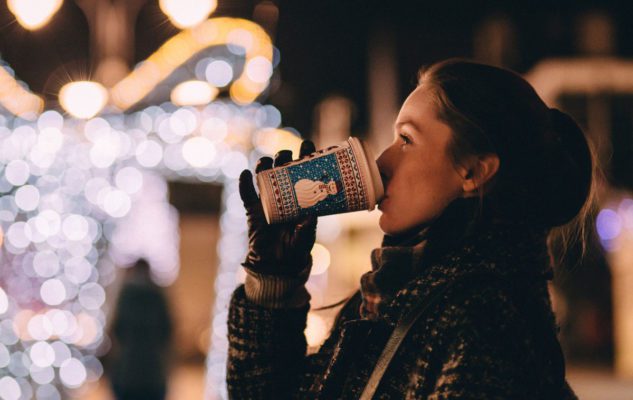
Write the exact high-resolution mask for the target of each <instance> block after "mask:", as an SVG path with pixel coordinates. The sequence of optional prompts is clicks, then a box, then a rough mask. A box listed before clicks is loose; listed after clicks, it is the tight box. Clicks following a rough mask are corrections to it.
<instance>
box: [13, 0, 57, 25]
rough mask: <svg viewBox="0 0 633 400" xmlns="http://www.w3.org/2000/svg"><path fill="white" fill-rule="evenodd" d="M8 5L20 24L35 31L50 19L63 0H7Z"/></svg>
mask: <svg viewBox="0 0 633 400" xmlns="http://www.w3.org/2000/svg"><path fill="white" fill-rule="evenodd" d="M7 6H8V7H9V11H11V12H12V13H13V15H15V19H17V20H18V22H19V23H20V25H22V26H23V27H24V28H26V29H29V30H31V31H34V30H37V29H39V28H41V27H43V26H44V25H46V24H47V23H48V21H50V19H51V18H52V17H53V15H55V13H56V12H57V10H59V8H60V7H61V6H62V0H7Z"/></svg>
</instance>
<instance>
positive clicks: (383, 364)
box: [360, 272, 565, 400]
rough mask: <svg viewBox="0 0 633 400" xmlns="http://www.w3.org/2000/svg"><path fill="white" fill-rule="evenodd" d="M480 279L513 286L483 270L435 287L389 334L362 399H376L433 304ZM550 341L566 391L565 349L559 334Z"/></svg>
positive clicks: (559, 377) (509, 286) (508, 286)
mask: <svg viewBox="0 0 633 400" xmlns="http://www.w3.org/2000/svg"><path fill="white" fill-rule="evenodd" d="M478 281H487V282H495V283H498V284H501V285H502V286H503V287H506V288H511V287H512V285H510V284H509V283H508V281H507V280H506V279H504V278H502V277H500V276H499V275H497V274H494V273H490V272H482V273H476V274H467V275H464V276H461V277H459V278H458V279H456V280H454V281H452V282H449V283H446V284H444V285H441V286H439V287H437V288H435V289H433V291H432V292H431V294H429V295H428V296H426V297H425V298H424V299H423V300H422V301H421V302H420V303H418V305H417V306H415V307H414V308H413V309H412V310H411V311H410V312H408V313H407V314H406V315H405V316H404V317H402V318H401V319H400V320H399V321H398V323H397V324H396V327H395V329H394V331H393V333H392V334H391V336H390V337H389V340H388V341H387V344H386V345H385V348H384V349H383V351H382V353H381V354H380V358H379V359H378V361H377V362H376V366H375V367H374V370H373V371H372V374H371V376H370V377H369V380H368V381H367V385H366V386H365V389H364V390H363V393H362V394H361V396H360V400H371V399H373V397H374V395H375V393H376V390H377V389H378V385H380V382H381V380H382V378H383V376H384V374H385V372H386V371H387V368H388V367H389V364H390V363H391V361H392V360H393V357H394V356H395V354H396V352H397V351H398V349H399V348H400V345H401V344H402V342H403V341H404V338H405V337H406V336H407V333H408V332H409V330H410V329H411V327H412V326H413V324H414V323H415V322H416V321H417V320H418V319H419V318H420V317H421V316H422V315H423V314H424V313H425V312H426V311H427V310H428V309H429V308H430V307H431V306H432V305H434V304H435V303H437V302H438V300H439V299H440V298H442V296H443V295H444V294H445V293H446V292H447V291H448V290H449V289H454V288H455V287H458V286H461V285H463V284H464V283H466V282H467V283H468V286H470V287H472V286H474V285H475V284H476V282H478ZM546 337H549V336H547V335H546ZM546 340H547V339H546ZM548 341H550V343H547V345H550V346H551V347H552V350H554V354H555V360H554V362H555V363H556V366H555V368H556V370H557V372H558V375H559V376H557V379H556V380H557V381H561V388H560V389H561V390H562V389H563V387H564V381H565V363H564V358H563V353H562V349H561V347H560V343H559V342H558V340H556V338H555V337H554V338H551V339H550V340H548ZM561 374H562V378H561V376H560V375H561Z"/></svg>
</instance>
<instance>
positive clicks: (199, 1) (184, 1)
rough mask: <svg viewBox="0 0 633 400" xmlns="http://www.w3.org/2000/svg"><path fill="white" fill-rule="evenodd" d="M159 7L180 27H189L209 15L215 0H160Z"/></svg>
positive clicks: (214, 5)
mask: <svg viewBox="0 0 633 400" xmlns="http://www.w3.org/2000/svg"><path fill="white" fill-rule="evenodd" d="M158 4H159V6H160V9H161V10H163V12H164V13H165V15H167V16H168V17H169V20H170V21H171V22H172V23H173V24H174V25H176V26H177V27H178V28H180V29H185V28H191V27H193V26H196V25H198V24H199V23H201V22H202V21H204V20H206V19H207V18H208V17H209V14H211V12H213V10H215V8H216V7H217V6H218V2H217V0H160V1H159V2H158Z"/></svg>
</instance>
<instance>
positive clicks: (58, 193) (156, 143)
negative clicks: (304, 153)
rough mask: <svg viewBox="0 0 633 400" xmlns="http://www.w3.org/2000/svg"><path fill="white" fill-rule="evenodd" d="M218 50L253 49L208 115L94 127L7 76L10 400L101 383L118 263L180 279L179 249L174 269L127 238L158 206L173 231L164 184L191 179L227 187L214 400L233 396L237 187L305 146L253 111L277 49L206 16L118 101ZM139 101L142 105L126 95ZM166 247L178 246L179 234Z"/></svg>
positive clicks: (167, 114)
mask: <svg viewBox="0 0 633 400" xmlns="http://www.w3.org/2000/svg"><path fill="white" fill-rule="evenodd" d="M205 37H206V39H205ZM249 38H250V39H249ZM223 40H224V41H226V42H223ZM220 44H229V45H231V44H232V45H235V46H239V47H242V48H244V50H245V59H246V61H247V63H246V64H245V65H246V67H245V68H244V70H243V73H242V74H241V76H239V77H237V78H236V79H235V80H234V81H233V82H232V83H231V85H230V89H229V90H230V95H231V99H232V100H233V101H229V100H217V101H213V102H211V103H209V104H208V105H206V106H197V107H189V106H187V107H178V106H175V105H173V104H171V103H164V104H162V105H160V106H156V105H154V106H149V107H146V108H144V109H142V110H138V111H134V112H127V113H116V114H109V115H102V116H100V117H95V118H92V119H88V120H80V119H74V118H65V117H64V116H62V115H61V114H60V113H58V112H56V111H45V112H43V113H41V111H42V107H43V101H42V100H41V98H39V97H38V96H36V95H33V94H32V93H30V92H28V91H26V89H23V88H22V86H21V85H20V84H19V83H17V82H16V81H15V80H14V79H13V80H11V79H8V78H7V77H6V76H4V75H2V72H6V71H4V70H2V71H0V91H2V89H3V88H7V87H8V88H12V90H16V91H17V92H16V93H22V94H23V95H24V96H25V97H24V99H25V100H22V101H21V102H16V103H11V102H7V103H6V104H8V106H5V103H2V100H3V99H2V97H0V103H1V104H3V106H5V108H6V109H7V110H8V111H9V112H10V113H12V114H13V116H2V117H1V118H0V203H1V207H0V262H1V263H2V265H3V268H1V269H0V328H1V329H2V331H1V334H0V376H2V377H3V378H2V379H4V381H3V388H5V389H6V388H9V390H10V391H11V393H10V394H8V395H10V396H13V397H15V398H19V399H22V398H25V399H30V398H32V397H35V394H36V393H39V392H42V393H40V395H41V396H43V397H47V396H48V397H51V396H52V397H51V398H55V397H56V396H61V397H62V398H65V397H68V396H75V395H77V396H79V397H81V387H82V385H83V384H84V383H85V382H90V381H94V380H96V379H98V378H99V376H100V374H101V373H102V367H101V365H100V363H99V361H98V359H97V357H96V352H97V349H98V348H99V346H100V345H101V344H102V343H103V341H104V340H105V336H104V332H103V329H104V327H105V321H106V315H105V313H104V311H103V309H102V306H103V304H104V300H105V290H106V289H107V287H108V285H109V284H110V283H111V282H112V279H113V276H114V275H113V274H114V268H115V265H117V264H121V263H122V262H123V261H125V260H126V257H128V258H129V261H132V258H135V257H136V256H139V255H145V256H148V258H149V259H150V262H153V263H154V265H157V266H158V267H157V269H158V270H155V271H154V272H157V273H159V275H160V274H161V273H162V275H161V277H162V278H161V279H163V282H164V283H169V282H170V280H171V279H173V278H174V277H175V275H174V271H176V272H177V264H178V259H177V252H175V250H174V249H173V248H171V250H170V251H171V253H170V254H171V255H170V256H167V257H165V259H164V260H162V261H161V260H158V259H157V258H156V257H154V259H152V257H151V253H152V251H155V248H145V249H140V250H138V249H130V248H128V247H129V241H128V240H127V239H126V237H125V236H121V235H122V234H123V233H125V232H126V231H127V230H128V229H130V228H129V227H130V226H140V225H142V224H138V223H137V222H136V221H137V220H135V218H147V214H145V216H143V214H142V213H143V212H147V211H148V210H154V212H156V213H159V214H160V215H161V217H160V218H156V217H155V218H154V219H163V220H166V221H168V223H170V224H172V227H173V225H174V224H177V221H174V219H173V218H174V217H173V216H174V210H173V209H172V208H171V206H170V205H169V201H168V199H167V196H166V192H165V186H166V183H165V182H166V180H180V179H182V180H189V181H191V180H194V181H197V182H215V183H220V184H223V185H224V190H223V199H222V209H221V214H220V229H221V237H220V240H219V242H218V258H219V259H218V272H217V279H216V282H215V285H216V290H215V292H216V294H217V295H216V299H215V302H214V309H213V312H212V321H211V324H212V327H213V329H211V335H212V338H211V348H210V350H209V355H208V358H207V385H206V389H207V393H206V397H208V398H226V392H225V387H224V382H225V363H226V349H227V342H226V317H227V315H226V309H227V305H228V301H229V296H230V293H231V292H232V290H233V289H234V288H235V286H236V284H237V282H238V281H239V279H241V276H242V274H243V272H242V271H241V269H240V268H239V263H240V262H241V259H243V257H244V254H239V251H236V249H242V251H244V252H245V251H246V248H245V246H244V242H245V240H246V231H245V229H246V222H245V215H244V210H243V207H242V204H241V200H240V199H239V193H238V188H237V177H238V175H239V173H240V172H241V170H242V169H243V168H249V167H250V168H252V167H253V164H254V162H255V161H256V160H257V159H258V158H259V157H261V156H263V155H271V154H274V153H275V152H277V151H278V150H280V149H282V148H291V149H293V151H295V154H296V152H297V151H298V147H299V144H300V138H299V137H298V136H297V135H296V134H294V133H292V132H290V131H289V130H284V129H280V128H279V127H280V125H281V114H280V113H279V111H278V110H277V109H276V108H275V107H273V106H271V105H262V104H259V103H257V102H254V99H255V98H256V97H257V96H259V95H260V93H261V92H262V91H264V90H265V88H266V86H267V85H268V81H269V76H268V75H269V74H267V73H263V74H262V73H258V68H260V67H263V68H264V70H265V69H266V68H272V64H271V58H272V53H273V49H272V44H271V42H270V40H269V39H268V37H267V36H266V34H265V32H264V31H263V30H262V29H261V28H259V27H258V26H257V25H255V24H254V23H252V22H250V21H246V20H240V19H231V18H216V19H212V20H209V21H208V22H207V23H203V24H202V25H201V26H199V27H197V28H195V29H192V30H188V31H185V32H183V33H181V34H178V35H176V37H174V38H172V39H170V40H169V41H168V43H166V44H165V45H164V46H163V47H161V49H160V50H159V51H158V52H157V53H156V54H154V55H153V56H151V57H150V58H149V59H148V60H147V61H146V62H145V63H143V64H141V65H140V66H139V68H137V69H136V70H135V71H133V72H132V73H131V74H130V75H129V76H128V77H127V78H125V79H124V80H122V81H121V82H120V83H119V84H118V85H116V86H115V87H114V88H113V89H112V95H113V96H112V101H114V100H115V99H118V101H120V102H119V103H118V104H119V106H120V109H122V110H128V109H129V108H130V106H132V105H134V104H135V103H136V102H137V101H138V100H137V99H139V97H138V96H144V95H143V93H145V94H146V93H149V91H151V90H152V88H153V87H154V86H155V85H157V84H160V83H161V81H162V80H163V79H165V77H166V76H168V75H169V74H170V73H171V72H173V71H174V70H175V69H177V68H178V67H179V65H180V64H179V63H183V62H186V61H187V60H188V59H190V58H191V57H192V56H194V55H195V54H196V53H197V52H199V51H200V50H201V49H204V48H207V47H209V46H213V45H220ZM150 62H151V63H150ZM249 63H251V64H250V65H251V66H252V69H250V70H249V69H248V65H249ZM249 71H250V74H249ZM259 72H261V71H259ZM264 72H266V71H264ZM8 77H9V78H12V76H11V75H10V74H9V75H8ZM264 78H265V79H264ZM3 79H4V80H3ZM3 85H4V86H3ZM152 85H154V86H152ZM139 88H140V89H139ZM5 90H6V89H5ZM139 90H140V91H139ZM129 91H132V92H133V93H136V94H135V96H136V97H126V94H127V93H131V92H129ZM117 96H118V97H117ZM14 100H15V99H11V101H14ZM122 100H127V101H126V102H121V101H122ZM15 104H18V105H19V104H27V105H29V106H28V107H25V106H21V107H17V106H14V105H15ZM38 114H39V115H38ZM27 116H28V117H29V118H32V119H26V117H27ZM139 211H140V212H141V214H138V213H137V212H139ZM139 215H140V216H139ZM159 233H160V232H149V233H147V232H145V233H143V232H141V233H138V232H137V236H139V237H142V236H144V235H146V234H147V235H149V234H154V235H156V234H159ZM167 241H168V242H169V241H170V242H172V245H173V244H174V243H177V238H173V237H168V238H167ZM166 247H168V248H169V246H166ZM172 247H173V246H172ZM126 251H144V252H145V253H142V254H138V253H136V254H130V253H126ZM148 253H149V254H148ZM174 254H176V255H175V256H174ZM47 265H48V266H49V267H47ZM51 265H52V267H50V266H51ZM4 267H8V268H4ZM5 356H6V357H9V358H8V360H9V361H6V360H7V359H6V357H5ZM3 357H4V358H3ZM5 361H6V362H5ZM77 391H78V392H77ZM16 393H17V395H16ZM14 395H15V396H14ZM48 397H47V398H48Z"/></svg>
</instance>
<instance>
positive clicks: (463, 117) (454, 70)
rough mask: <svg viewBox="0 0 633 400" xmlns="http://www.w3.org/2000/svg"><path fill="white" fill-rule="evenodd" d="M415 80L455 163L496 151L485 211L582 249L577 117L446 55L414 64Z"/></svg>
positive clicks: (582, 169)
mask: <svg viewBox="0 0 633 400" xmlns="http://www.w3.org/2000/svg"><path fill="white" fill-rule="evenodd" d="M418 85H419V86H422V87H423V88H426V89H429V90H430V93H431V94H432V95H433V97H434V100H435V105H436V107H437V116H438V118H439V119H440V120H442V121H443V122H445V123H446V124H447V125H448V126H450V128H451V130H452V131H453V138H452V141H451V143H450V145H449V148H448V151H449V155H450V157H451V158H452V160H453V163H454V164H455V165H456V166H457V165H460V164H461V163H462V162H463V161H464V160H465V159H466V157H468V156H473V155H483V154H490V153H493V154H496V155H497V156H498V157H499V160H500V167H499V170H498V172H497V174H496V175H495V177H494V178H493V179H492V180H491V182H489V183H488V184H487V185H485V187H483V188H480V191H479V195H480V201H481V202H482V204H483V202H484V201H485V202H487V204H486V206H487V208H488V209H490V210H492V213H493V216H494V217H495V218H500V219H503V220H507V221H516V222H522V223H529V224H531V225H534V226H537V227H540V228H545V229H548V230H550V238H549V239H550V244H551V242H552V240H554V237H556V239H559V241H558V242H559V243H560V244H562V246H563V247H564V248H565V249H566V248H567V247H568V246H569V245H570V243H571V242H574V241H578V240H579V241H580V242H581V244H582V249H583V253H584V249H585V247H586V238H587V236H588V232H589V230H588V227H589V226H590V223H591V221H592V212H593V209H594V204H595V201H594V199H595V185H594V175H595V172H594V171H595V165H596V163H595V162H594V156H593V151H592V149H591V147H590V145H589V143H588V142H587V140H586V138H585V135H584V133H583V132H582V130H581V129H580V127H579V126H578V124H577V123H576V122H575V121H574V120H573V119H572V118H571V117H570V116H569V115H567V114H566V113H564V112H562V111H559V110H557V109H551V108H549V107H548V106H547V105H546V104H545V103H544V102H543V100H542V99H541V98H540V97H539V96H538V94H537V93H536V91H535V90H534V88H533V87H532V86H531V85H530V84H529V83H528V82H527V81H525V80H524V79H523V78H522V77H521V76H519V75H518V74H516V73H514V72H512V71H509V70H506V69H502V68H497V67H493V66H489V65H483V64H478V63H474V62H469V61H465V60H459V59H452V60H447V61H443V62H440V63H437V64H433V65H431V66H430V67H428V68H423V69H421V70H420V73H419V79H418ZM552 228H556V229H552ZM564 252H565V251H563V252H562V253H560V254H559V257H562V256H563V255H564Z"/></svg>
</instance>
